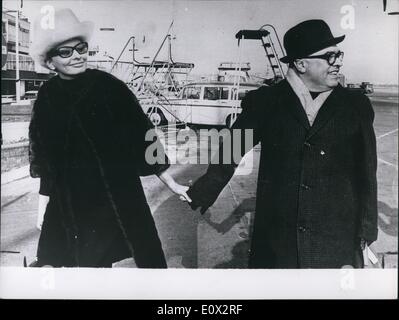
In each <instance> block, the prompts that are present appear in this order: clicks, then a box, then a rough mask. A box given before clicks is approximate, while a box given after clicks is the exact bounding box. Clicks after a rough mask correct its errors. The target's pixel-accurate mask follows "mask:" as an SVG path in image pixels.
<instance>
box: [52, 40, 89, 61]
mask: <svg viewBox="0 0 399 320" xmlns="http://www.w3.org/2000/svg"><path fill="white" fill-rule="evenodd" d="M88 48H89V45H88V43H87V42H79V43H78V44H77V45H76V46H74V47H67V46H65V47H59V48H57V49H54V50H51V51H50V53H49V57H55V56H60V57H61V58H69V57H71V56H72V54H73V51H74V50H76V52H77V53H79V54H85V53H86V52H87V50H88Z"/></svg>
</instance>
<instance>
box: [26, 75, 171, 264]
mask: <svg viewBox="0 0 399 320" xmlns="http://www.w3.org/2000/svg"><path fill="white" fill-rule="evenodd" d="M151 128H152V124H151V123H150V122H149V120H148V118H147V117H146V115H145V114H144V113H143V111H142V109H141V107H140V105H139V103H138V101H137V99H136V98H135V96H134V95H133V93H132V92H131V91H130V90H129V89H128V88H127V86H126V85H125V84H124V83H123V82H122V81H120V80H118V79H116V78H115V77H113V76H111V75H110V74H107V73H105V72H102V71H99V70H91V69H88V70H86V71H85V72H84V73H83V74H81V75H79V76H78V77H77V78H76V79H73V80H62V79H61V78H60V77H59V76H55V77H53V78H52V79H50V80H49V81H48V82H47V83H45V84H43V86H42V87H41V88H40V90H39V94H38V98H37V100H36V102H35V105H34V108H33V113H32V119H31V123H30V128H29V135H30V163H31V167H30V168H31V175H32V176H33V177H40V178H41V186H40V193H41V194H43V195H48V196H49V197H50V202H49V204H48V205H47V209H46V212H45V216H44V222H43V226H42V231H41V235H40V240H39V245H38V252H37V258H38V260H39V263H40V264H49V265H53V266H71V267H76V266H79V267H98V266H104V265H110V263H112V262H115V261H118V260H121V259H123V258H127V257H134V258H135V261H136V264H137V265H138V266H139V267H148V268H163V267H166V262H165V257H164V254H163V250H162V246H161V243H160V240H159V237H158V233H157V230H156V227H155V224H154V220H153V218H152V215H151V212H150V209H149V207H148V204H147V201H146V197H145V194H144V192H143V188H142V185H141V181H140V178H139V176H140V175H149V174H159V173H161V172H162V171H163V170H165V169H166V168H167V167H168V166H169V164H168V160H167V158H164V159H165V163H164V164H162V163H160V164H159V163H158V164H154V165H148V164H147V162H146V161H145V150H146V148H147V146H148V145H150V144H151V143H153V141H152V140H151V141H145V135H146V133H147V131H148V130H149V129H151ZM158 143H159V141H158ZM160 150H163V149H162V148H161V149H160ZM158 156H160V158H161V159H162V158H163V157H162V155H161V154H158Z"/></svg>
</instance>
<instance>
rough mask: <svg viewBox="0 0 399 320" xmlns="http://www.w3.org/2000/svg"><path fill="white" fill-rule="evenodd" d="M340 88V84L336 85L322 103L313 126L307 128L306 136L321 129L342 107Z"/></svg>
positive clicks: (310, 135)
mask: <svg viewBox="0 0 399 320" xmlns="http://www.w3.org/2000/svg"><path fill="white" fill-rule="evenodd" d="M342 101H343V100H342V88H341V86H338V87H336V88H335V89H334V90H333V92H331V94H330V95H329V96H328V98H327V99H326V101H324V104H323V105H322V106H321V108H320V110H319V112H318V114H317V116H316V119H315V121H314V123H313V126H312V127H311V128H310V130H309V134H308V138H310V137H312V136H313V135H315V134H316V133H317V132H318V131H319V130H320V129H322V128H323V127H324V126H325V125H326V124H327V123H328V122H329V121H330V120H331V119H332V118H333V117H334V115H335V114H336V113H337V112H338V111H339V110H340V109H341V108H342Z"/></svg>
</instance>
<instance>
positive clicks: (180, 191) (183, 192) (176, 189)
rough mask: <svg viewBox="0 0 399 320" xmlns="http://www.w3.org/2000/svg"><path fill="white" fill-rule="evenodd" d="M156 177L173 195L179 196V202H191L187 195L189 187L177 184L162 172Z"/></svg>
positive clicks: (167, 174)
mask: <svg viewBox="0 0 399 320" xmlns="http://www.w3.org/2000/svg"><path fill="white" fill-rule="evenodd" d="M158 177H159V179H161V181H162V182H163V183H165V184H166V185H167V186H168V187H169V189H170V190H172V192H173V193H175V194H177V195H178V196H180V200H182V201H184V202H186V201H187V202H191V199H190V197H189V196H188V195H187V191H188V189H189V187H187V186H183V185H181V184H178V183H177V182H176V181H175V180H174V179H173V178H172V177H171V175H170V174H169V173H167V172H166V171H164V172H162V173H161V174H160V175H159V176H158Z"/></svg>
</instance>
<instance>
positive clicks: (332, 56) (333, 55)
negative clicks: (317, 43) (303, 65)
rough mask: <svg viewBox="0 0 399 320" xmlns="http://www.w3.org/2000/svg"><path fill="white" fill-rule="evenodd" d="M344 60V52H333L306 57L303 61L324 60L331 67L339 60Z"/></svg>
mask: <svg viewBox="0 0 399 320" xmlns="http://www.w3.org/2000/svg"><path fill="white" fill-rule="evenodd" d="M343 58H344V53H343V52H342V51H336V52H335V51H331V52H326V53H325V54H321V55H317V56H309V57H304V58H303V59H324V60H326V61H327V63H328V64H329V65H330V66H332V65H334V63H335V62H336V61H337V59H340V60H341V61H342V59H343Z"/></svg>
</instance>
